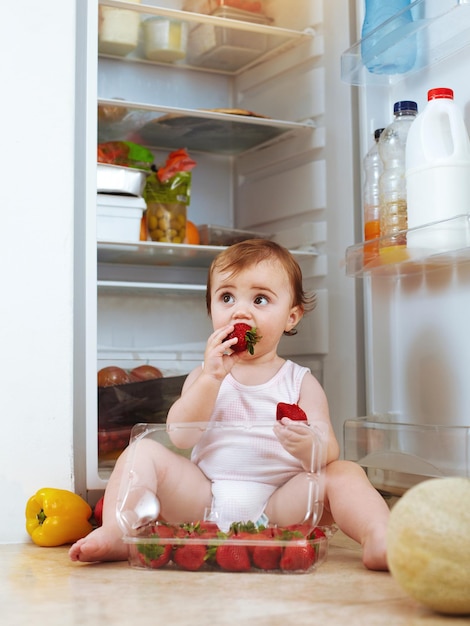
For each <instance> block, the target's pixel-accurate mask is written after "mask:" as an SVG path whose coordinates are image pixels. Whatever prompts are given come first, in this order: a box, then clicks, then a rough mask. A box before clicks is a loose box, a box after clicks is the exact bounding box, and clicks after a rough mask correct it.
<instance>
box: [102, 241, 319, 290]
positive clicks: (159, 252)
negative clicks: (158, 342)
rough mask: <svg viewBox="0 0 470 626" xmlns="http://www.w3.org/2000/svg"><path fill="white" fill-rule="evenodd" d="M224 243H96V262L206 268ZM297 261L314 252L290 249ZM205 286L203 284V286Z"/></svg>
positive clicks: (222, 248)
mask: <svg viewBox="0 0 470 626" xmlns="http://www.w3.org/2000/svg"><path fill="white" fill-rule="evenodd" d="M222 250H225V247H224V246H204V245H190V244H183V243H180V244H171V243H159V242H155V241H140V242H138V243H119V242H107V241H106V242H102V241H99V242H98V263H111V264H123V265H151V266H163V267H191V268H203V269H204V268H209V266H210V264H211V263H212V261H213V259H214V258H215V257H216V256H217V255H218V254H219V252H221V251H222ZM291 252H292V254H293V255H294V257H295V258H296V259H297V261H299V262H301V261H303V260H306V259H311V258H314V257H315V256H317V255H316V253H314V252H307V251H303V250H291ZM204 288H205V287H204Z"/></svg>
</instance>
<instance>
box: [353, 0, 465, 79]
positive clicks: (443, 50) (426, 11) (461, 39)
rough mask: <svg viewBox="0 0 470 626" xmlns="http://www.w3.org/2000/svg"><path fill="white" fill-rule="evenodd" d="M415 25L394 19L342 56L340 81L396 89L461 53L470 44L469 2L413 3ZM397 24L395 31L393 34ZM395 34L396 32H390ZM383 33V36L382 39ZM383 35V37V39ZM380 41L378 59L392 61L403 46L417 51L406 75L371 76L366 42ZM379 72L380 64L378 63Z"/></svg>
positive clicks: (421, 0) (423, 0)
mask: <svg viewBox="0 0 470 626" xmlns="http://www.w3.org/2000/svg"><path fill="white" fill-rule="evenodd" d="M411 11H412V16H413V21H412V22H411V23H410V24H409V27H408V28H404V27H403V26H402V25H401V21H400V17H399V16H398V15H397V16H394V17H392V18H390V19H389V20H387V21H386V22H384V23H383V24H381V25H380V26H378V27H377V28H376V29H374V30H373V31H371V32H370V33H369V34H368V35H367V36H366V37H365V38H364V39H363V40H361V41H359V42H357V43H355V44H354V45H353V46H352V47H351V48H349V49H348V50H346V51H345V52H344V53H343V54H342V55H341V79H342V80H343V82H345V83H348V84H350V85H374V84H375V85H393V84H395V83H397V82H399V81H400V80H402V79H403V78H405V77H406V76H409V75H410V74H413V73H415V72H418V71H420V70H422V69H424V68H427V67H429V66H431V65H434V64H436V63H439V62H440V61H443V60H444V59H446V58H448V57H450V56H452V55H454V54H456V53H458V52H459V51H460V50H462V49H463V48H464V47H465V46H467V45H468V42H469V40H470V2H468V0H438V1H436V0H415V2H412V3H411ZM394 24H396V29H397V30H394ZM390 31H393V32H390ZM381 33H383V34H382V35H381ZM380 35H381V36H380ZM377 37H378V38H379V44H377V48H378V49H377V54H376V55H375V58H378V59H379V60H380V56H381V54H384V53H386V54H384V57H385V56H388V57H390V55H391V53H392V52H393V50H394V49H396V50H397V52H398V50H399V49H400V47H401V46H404V45H413V46H415V47H416V50H417V56H416V62H415V64H414V66H413V67H412V69H411V70H409V71H408V72H405V73H403V74H387V73H385V71H384V73H371V72H369V70H368V69H367V68H366V67H365V65H364V63H363V60H362V54H361V48H362V46H363V43H367V40H368V39H369V40H371V41H372V40H373V39H375V38H377ZM378 66H379V69H380V63H378Z"/></svg>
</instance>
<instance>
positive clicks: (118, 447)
mask: <svg viewBox="0 0 470 626" xmlns="http://www.w3.org/2000/svg"><path fill="white" fill-rule="evenodd" d="M131 430H132V426H122V427H119V428H98V460H99V462H100V463H101V464H102V463H103V462H107V461H115V460H116V459H117V458H118V456H119V455H120V454H121V453H122V452H123V450H124V449H125V448H126V447H127V445H128V443H129V438H130V435H131Z"/></svg>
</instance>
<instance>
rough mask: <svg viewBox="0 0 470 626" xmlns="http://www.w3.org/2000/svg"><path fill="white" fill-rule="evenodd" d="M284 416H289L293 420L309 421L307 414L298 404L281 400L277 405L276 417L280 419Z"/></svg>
mask: <svg viewBox="0 0 470 626" xmlns="http://www.w3.org/2000/svg"><path fill="white" fill-rule="evenodd" d="M283 417H288V418H289V419H291V420H296V421H303V420H305V421H307V415H306V413H305V411H304V410H303V409H301V408H300V406H299V405H298V404H287V403H286V402H279V403H278V405H277V407H276V419H277V420H280V419H282V418H283Z"/></svg>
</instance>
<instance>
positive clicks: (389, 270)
mask: <svg viewBox="0 0 470 626" xmlns="http://www.w3.org/2000/svg"><path fill="white" fill-rule="evenodd" d="M404 232H405V233H406V237H407V245H406V247H405V246H393V245H392V243H391V241H390V237H381V238H380V239H374V240H371V241H368V242H361V243H359V244H355V245H353V246H350V247H349V248H347V250H346V274H347V275H348V276H353V277H354V278H362V277H364V276H366V275H370V274H372V275H374V276H379V275H380V276H397V277H399V276H407V275H410V274H417V273H427V272H430V271H432V270H435V269H441V268H443V267H450V266H452V265H456V264H459V263H464V262H469V261H470V214H466V215H458V216H456V217H453V218H452V219H449V220H443V221H439V222H433V223H432V224H426V226H422V227H419V228H412V229H410V230H408V231H404Z"/></svg>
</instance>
